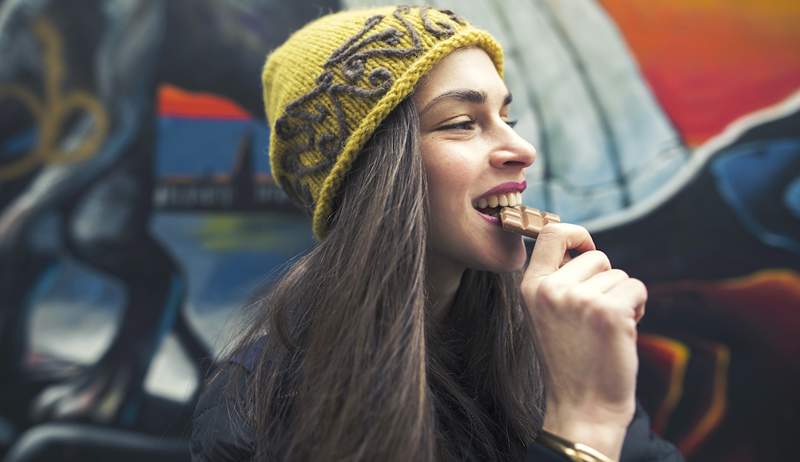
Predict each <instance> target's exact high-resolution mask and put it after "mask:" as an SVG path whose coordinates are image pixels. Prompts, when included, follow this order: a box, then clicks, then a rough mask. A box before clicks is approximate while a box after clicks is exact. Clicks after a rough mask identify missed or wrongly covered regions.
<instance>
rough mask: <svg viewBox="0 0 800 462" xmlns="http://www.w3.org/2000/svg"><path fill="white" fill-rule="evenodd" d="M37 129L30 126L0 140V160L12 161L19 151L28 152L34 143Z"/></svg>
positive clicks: (37, 132) (37, 133) (17, 156)
mask: <svg viewBox="0 0 800 462" xmlns="http://www.w3.org/2000/svg"><path fill="white" fill-rule="evenodd" d="M38 136H39V131H38V130H36V127H31V128H29V129H27V130H25V131H23V132H21V133H17V134H15V135H13V136H11V137H9V138H7V139H5V140H3V141H2V142H0V160H3V161H13V160H16V159H18V158H19V157H20V153H24V154H28V153H29V152H30V151H31V150H33V147H34V146H35V144H36V139H37V138H38Z"/></svg>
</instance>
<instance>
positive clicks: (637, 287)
mask: <svg viewBox="0 0 800 462" xmlns="http://www.w3.org/2000/svg"><path fill="white" fill-rule="evenodd" d="M606 295H607V296H609V297H610V298H611V299H613V300H614V306H615V308H618V309H621V310H624V311H627V312H628V313H630V315H631V316H632V317H634V318H635V317H636V311H637V309H638V308H639V306H640V305H644V304H645V303H646V302H647V287H645V285H644V283H643V282H642V281H640V280H638V279H635V278H628V279H626V280H624V281H622V282H619V283H618V284H616V285H615V286H614V287H612V288H611V289H609V290H608V291H606Z"/></svg>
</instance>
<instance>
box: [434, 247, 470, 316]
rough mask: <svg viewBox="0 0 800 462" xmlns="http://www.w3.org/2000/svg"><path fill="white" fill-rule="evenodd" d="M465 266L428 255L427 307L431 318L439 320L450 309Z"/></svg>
mask: <svg viewBox="0 0 800 462" xmlns="http://www.w3.org/2000/svg"><path fill="white" fill-rule="evenodd" d="M464 271H465V268H464V267H462V266H458V265H453V264H452V263H451V262H446V261H443V260H442V259H439V258H436V257H433V256H429V257H428V274H427V284H426V287H427V290H428V300H429V305H428V309H429V310H430V313H431V318H432V319H434V320H437V321H438V320H441V319H443V318H444V317H445V316H446V315H447V312H448V311H449V310H450V307H451V306H452V305H453V301H454V300H455V297H456V292H457V291H458V286H459V285H460V284H461V276H463V275H464Z"/></svg>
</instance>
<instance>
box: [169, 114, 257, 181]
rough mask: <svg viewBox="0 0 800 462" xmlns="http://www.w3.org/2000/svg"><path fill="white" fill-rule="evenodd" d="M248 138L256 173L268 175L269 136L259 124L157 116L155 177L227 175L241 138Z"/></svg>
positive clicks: (246, 121) (251, 121) (253, 121)
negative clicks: (249, 138)
mask: <svg viewBox="0 0 800 462" xmlns="http://www.w3.org/2000/svg"><path fill="white" fill-rule="evenodd" d="M248 135H250V136H252V137H253V138H252V143H253V144H252V148H251V149H252V153H253V159H254V161H255V168H256V172H258V173H268V172H269V166H268V162H267V152H268V150H269V141H268V140H269V134H268V130H267V129H266V126H265V124H264V122H263V121H258V120H221V119H191V118H181V117H161V118H160V119H159V122H158V136H157V144H156V175H157V176H159V177H165V176H195V177H200V176H203V175H208V174H228V173H231V171H232V170H233V165H234V162H235V161H236V153H237V150H238V149H239V145H240V143H241V142H242V139H243V138H244V137H245V136H248Z"/></svg>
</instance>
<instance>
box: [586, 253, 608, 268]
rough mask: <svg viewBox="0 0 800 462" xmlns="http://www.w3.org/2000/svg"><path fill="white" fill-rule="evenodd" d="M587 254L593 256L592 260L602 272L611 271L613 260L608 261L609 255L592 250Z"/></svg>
mask: <svg viewBox="0 0 800 462" xmlns="http://www.w3.org/2000/svg"><path fill="white" fill-rule="evenodd" d="M586 253H588V254H590V255H591V258H592V259H593V260H594V261H595V263H596V264H597V266H598V267H599V268H600V269H601V270H602V271H607V270H610V269H611V260H609V259H608V255H606V254H605V253H604V252H602V251H600V250H590V251H589V252H586Z"/></svg>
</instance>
